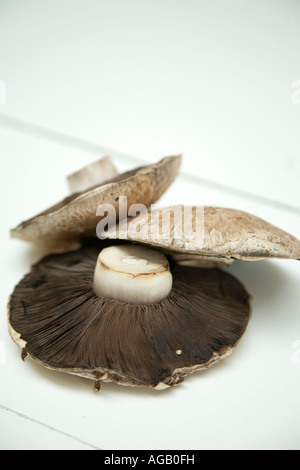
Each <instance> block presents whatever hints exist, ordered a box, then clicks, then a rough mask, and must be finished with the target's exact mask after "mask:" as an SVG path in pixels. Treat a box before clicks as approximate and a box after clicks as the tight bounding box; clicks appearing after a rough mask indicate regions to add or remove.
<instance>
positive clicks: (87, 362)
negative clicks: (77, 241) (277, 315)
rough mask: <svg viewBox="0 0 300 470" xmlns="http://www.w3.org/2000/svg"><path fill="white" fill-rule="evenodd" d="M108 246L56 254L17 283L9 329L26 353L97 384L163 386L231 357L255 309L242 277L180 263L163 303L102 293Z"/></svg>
mask: <svg viewBox="0 0 300 470" xmlns="http://www.w3.org/2000/svg"><path fill="white" fill-rule="evenodd" d="M105 243H106V242H99V241H98V240H96V241H94V242H89V243H88V244H87V245H85V246H83V247H82V248H81V249H80V250H78V251H76V252H75V251H74V252H70V253H64V254H60V255H58V254H56V255H50V256H48V257H46V258H44V259H43V260H42V261H40V262H39V263H38V264H36V265H35V266H33V267H32V270H31V272H30V273H29V274H28V275H26V276H25V278H24V279H23V280H22V281H21V282H20V283H19V285H18V286H17V287H16V289H15V291H14V293H13V294H12V296H11V299H10V304H9V327H10V334H11V337H12V338H13V340H14V341H15V342H16V343H17V344H18V345H19V346H20V347H21V348H22V349H23V354H22V357H25V356H26V355H29V356H30V357H31V358H32V359H34V360H35V361H37V362H39V363H40V364H42V365H43V366H45V367H47V368H49V369H54V370H58V371H61V372H66V373H70V374H75V375H79V376H83V377H86V378H89V379H93V380H95V381H98V380H102V381H105V382H116V383H118V384H122V385H129V386H140V387H152V388H155V389H158V390H161V389H163V388H167V387H169V386H173V385H176V384H179V383H181V382H182V381H183V380H184V377H185V376H187V375H189V374H191V373H192V372H195V371H197V370H201V369H206V368H208V367H209V366H211V365H212V364H214V363H215V362H217V361H219V360H221V359H224V358H225V357H227V356H228V355H230V354H231V352H232V350H233V348H234V347H235V346H236V345H237V344H238V342H239V340H240V338H241V337H242V335H243V333H244V332H245V330H246V327H247V325H248V322H249V319H250V314H251V306H250V303H251V302H250V297H249V294H248V293H247V292H246V290H245V289H244V287H243V286H242V284H241V283H240V282H239V281H238V280H236V279H235V278H234V277H233V276H231V275H229V274H227V273H225V272H224V271H222V270H219V269H211V270H207V269H198V268H187V267H182V266H176V265H172V266H171V270H172V274H173V279H174V285H173V289H172V291H171V293H170V295H169V296H168V297H167V298H165V299H164V300H162V301H160V302H157V303H154V304H150V305H139V304H127V303H123V302H119V301H116V300H110V299H106V298H101V297H99V296H97V295H96V294H95V292H94V290H93V276H94V268H95V265H96V262H97V257H98V254H99V251H100V249H101V248H103V246H106V245H105ZM109 243H111V242H109ZM112 243H113V242H112Z"/></svg>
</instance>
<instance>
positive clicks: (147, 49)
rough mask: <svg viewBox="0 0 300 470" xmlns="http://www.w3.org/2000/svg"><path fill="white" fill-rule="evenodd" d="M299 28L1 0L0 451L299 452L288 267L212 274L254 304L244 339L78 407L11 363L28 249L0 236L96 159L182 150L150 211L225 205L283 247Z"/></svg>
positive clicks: (299, 334) (63, 381)
mask: <svg viewBox="0 0 300 470" xmlns="http://www.w3.org/2000/svg"><path fill="white" fill-rule="evenodd" d="M299 20H300V4H299V2H298V1H297V0H256V1H255V0H254V1H253V0H252V1H250V0H248V1H246V0H226V1H225V0H209V1H208V0H206V1H204V0H197V1H196V0H185V1H178V0H172V1H171V0H159V1H158V0H152V1H151V2H150V1H148V0H140V1H138V0H125V1H124V0H122V1H121V0H119V1H117V0H111V1H109V2H107V1H106V2H105V1H102V0H98V1H96V0H81V1H79V0H72V1H71V0H63V1H58V0H51V1H50V0H43V1H37V0H35V1H33V0H15V1H13V2H12V1H11V0H2V1H1V3H0V81H2V82H3V83H4V84H5V88H6V96H5V98H6V100H5V101H6V103H5V104H0V165H1V166H0V188H1V189H0V190H1V199H0V200H1V217H2V223H1V225H0V230H1V231H0V237H1V246H2V250H1V263H0V265H1V288H0V293H1V312H2V313H1V316H0V351H1V352H2V357H1V358H0V378H1V379H0V380H1V388H0V448H2V449H7V448H9V449H19V448H25V449H29V448H32V449H42V448H45V449H61V448H65V449H93V448H97V449H174V450H176V449H215V448H217V449H251V448H254V449H264V448H270V449H276V448H277V449H278V448H285V449H288V448H293V449H295V448H297V449H299V448H300V400H299V386H300V364H298V361H295V360H294V361H293V358H294V359H295V352H296V350H295V349H293V344H294V343H295V341H298V340H300V312H299V305H300V290H299V280H300V276H299V266H298V263H297V262H296V261H263V262H258V263H242V262H240V263H238V262H237V263H235V264H234V265H233V266H232V267H231V268H230V269H229V271H230V272H231V273H232V274H234V275H236V276H237V277H238V278H239V279H241V280H242V281H243V282H244V284H245V286H246V287H247V289H248V290H249V292H250V293H251V294H252V296H253V316H252V320H251V322H250V325H249V328H248V330H247V333H246V335H245V336H244V338H243V339H242V342H241V343H240V345H239V347H238V349H237V350H236V351H235V353H234V354H233V356H232V357H231V358H229V359H227V360H226V361H224V362H223V363H222V364H218V365H216V366H215V367H213V368H212V369H211V370H209V371H207V372H205V373H198V374H195V375H194V376H192V377H190V378H189V379H187V380H186V382H185V383H184V384H183V385H181V386H180V387H178V388H176V389H174V390H170V391H167V392H162V393H158V392H154V391H153V392H152V391H147V390H135V389H127V388H123V387H118V386H116V385H105V384H104V385H103V390H102V392H101V393H100V394H98V395H95V394H94V393H93V391H92V385H91V383H90V382H89V381H85V380H83V379H80V378H74V377H71V376H64V375H60V374H58V373H55V372H49V371H46V370H44V369H42V368H41V367H39V366H37V365H35V364H34V363H32V362H31V361H28V362H26V363H25V364H24V363H22V361H21V360H20V352H19V350H18V348H17V347H16V346H15V345H14V344H13V343H12V341H11V340H10V338H9V337H8V333H7V326H6V303H7V300H8V297H9V295H10V294H11V292H12V290H13V288H14V286H15V284H17V283H18V282H19V280H20V279H21V278H22V276H23V275H24V274H25V273H26V272H27V270H28V269H29V266H30V264H32V263H33V262H34V261H37V260H38V259H39V258H40V257H41V256H42V254H43V252H42V251H41V250H40V249H36V248H35V247H32V246H29V245H26V244H24V243H21V242H18V241H13V240H10V239H9V229H10V228H12V227H14V226H15V225H17V224H18V223H19V222H20V221H21V220H24V219H26V218H28V217H31V216H33V215H34V214H35V213H37V212H39V211H41V210H43V209H45V208H46V207H48V206H49V205H52V204H53V203H55V202H57V201H58V200H59V199H60V198H62V197H64V196H65V195H66V192H67V186H66V182H65V176H66V175H67V174H69V173H71V172H73V171H75V170H77V169H78V168H80V167H81V166H83V165H85V164H86V163H89V162H91V161H93V160H95V159H97V158H98V157H99V156H101V155H104V154H110V155H111V156H112V157H113V159H114V162H115V164H116V166H117V167H118V169H119V170H120V171H122V170H125V169H130V168H132V167H134V166H136V165H139V164H140V163H141V162H146V163H152V162H155V161H156V160H159V159H160V158H162V157H164V156H167V155H171V154H178V153H182V154H183V165H182V171H181V174H180V176H179V178H178V179H177V181H176V183H174V185H173V186H172V187H171V188H170V189H169V191H168V192H167V193H166V194H165V195H164V196H163V198H162V200H161V201H160V203H161V205H167V204H177V203H182V204H210V205H219V206H224V207H234V208H239V209H243V210H247V211H249V212H252V213H254V214H256V215H258V216H261V217H263V218H265V219H267V220H269V221H270V222H272V223H274V224H276V225H278V226H280V227H281V228H283V229H285V230H287V231H289V232H291V233H293V234H294V235H295V236H297V237H300V202H299V182H300V132H299V125H300V92H299V93H298V91H299V90H300V87H299V88H298V85H297V83H296V82H297V81H299V80H300V64H299V46H300V29H299ZM293 86H295V87H296V88H293ZM2 88H3V87H2ZM2 98H3V94H2ZM2 101H3V100H2ZM2 101H1V99H0V102H2ZM293 355H294V356H293ZM297 357H298V356H297Z"/></svg>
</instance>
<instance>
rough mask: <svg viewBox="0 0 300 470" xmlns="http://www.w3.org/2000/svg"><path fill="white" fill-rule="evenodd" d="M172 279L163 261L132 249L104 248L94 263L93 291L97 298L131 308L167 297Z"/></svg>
mask: <svg viewBox="0 0 300 470" xmlns="http://www.w3.org/2000/svg"><path fill="white" fill-rule="evenodd" d="M172 286H173V278H172V274H171V272H170V266H169V262H168V260H167V258H166V257H165V256H164V255H163V254H161V253H159V252H158V251H156V250H153V249H149V248H144V247H142V246H136V245H121V246H111V247H109V248H104V249H103V250H102V251H101V253H100V255H99V257H98V260H97V264H96V269H95V275H94V289H95V292H96V294H97V295H98V296H100V297H105V298H110V299H115V300H119V301H121V302H127V303H134V304H152V303H155V302H159V301H161V300H163V299H164V298H166V297H168V295H169V294H170V292H171V290H172Z"/></svg>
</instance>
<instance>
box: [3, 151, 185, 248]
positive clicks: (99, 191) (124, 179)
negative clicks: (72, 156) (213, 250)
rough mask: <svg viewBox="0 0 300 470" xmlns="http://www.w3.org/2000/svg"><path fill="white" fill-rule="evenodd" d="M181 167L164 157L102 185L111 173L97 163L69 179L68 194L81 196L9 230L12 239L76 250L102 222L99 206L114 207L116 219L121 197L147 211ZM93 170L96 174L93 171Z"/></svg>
mask: <svg viewBox="0 0 300 470" xmlns="http://www.w3.org/2000/svg"><path fill="white" fill-rule="evenodd" d="M106 163H107V162H106ZM180 164H181V157H180V156H174V157H166V158H164V159H162V160H161V161H159V162H158V163H155V164H152V165H148V166H145V167H140V168H136V169H135V170H132V171H129V172H126V173H123V174H120V175H116V176H114V178H113V179H111V180H109V181H104V182H103V179H104V180H106V177H107V175H108V174H110V175H111V174H112V173H114V169H113V168H112V167H111V165H110V169H109V171H108V172H107V169H105V170H104V165H105V162H103V161H102V162H100V163H99V162H98V163H97V162H96V163H95V164H94V165H92V166H90V167H87V168H86V169H83V170H82V171H81V172H80V173H79V175H77V176H74V175H71V177H69V186H70V190H71V191H74V190H78V189H79V188H81V189H82V188H85V189H84V190H83V191H82V192H75V193H73V194H71V195H70V196H68V197H67V198H65V199H64V200H63V201H61V202H60V203H58V204H56V205H55V206H53V207H51V208H49V209H47V210H46V211H44V212H42V213H40V214H39V215H37V216H36V217H33V218H32V219H29V220H27V221H25V222H23V223H21V224H20V225H19V226H18V227H16V228H15V229H13V230H11V236H12V237H13V238H19V239H21V240H24V241H27V242H31V243H35V244H37V245H43V246H47V247H50V248H51V249H53V251H64V250H69V249H76V248H78V247H79V246H80V244H81V240H83V239H85V238H87V237H90V236H95V235H96V233H95V228H96V225H97V223H98V222H99V220H100V219H101V216H98V215H97V213H96V212H97V208H98V207H99V206H101V205H102V204H109V205H110V206H112V207H114V208H115V210H116V215H117V217H118V215H119V214H118V210H119V203H118V201H119V197H120V196H124V197H126V198H127V201H128V205H132V204H135V203H139V204H143V205H145V206H146V207H150V206H151V204H153V203H154V202H155V201H157V200H158V199H159V198H160V197H161V196H162V194H163V193H164V192H165V191H166V190H167V189H168V187H169V186H170V184H171V183H172V182H173V181H174V179H175V178H176V176H177V174H178V171H179V168H180ZM95 168H96V169H97V168H98V169H99V171H95ZM103 173H104V174H105V176H104V175H103ZM88 181H93V182H95V184H96V186H95V187H89V188H87V187H86V186H87V184H88ZM99 181H101V183H100V184H99ZM70 182H71V183H70Z"/></svg>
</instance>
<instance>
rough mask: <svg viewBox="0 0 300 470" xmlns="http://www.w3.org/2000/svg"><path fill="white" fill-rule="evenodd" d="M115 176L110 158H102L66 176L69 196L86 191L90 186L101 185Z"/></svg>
mask: <svg viewBox="0 0 300 470" xmlns="http://www.w3.org/2000/svg"><path fill="white" fill-rule="evenodd" d="M117 175H118V171H117V169H116V168H115V166H114V164H113V163H112V161H111V159H110V157H108V156H107V157H103V158H101V159H100V160H98V161H96V162H93V163H91V164H90V165H87V166H86V167H84V168H82V169H81V170H79V171H77V172H76V173H73V174H72V175H69V176H67V181H68V186H69V191H70V193H71V194H74V193H77V192H83V191H87V190H88V189H89V188H91V187H92V186H95V185H100V184H103V183H105V182H106V181H109V180H111V179H112V178H115V177H116V176H117Z"/></svg>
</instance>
